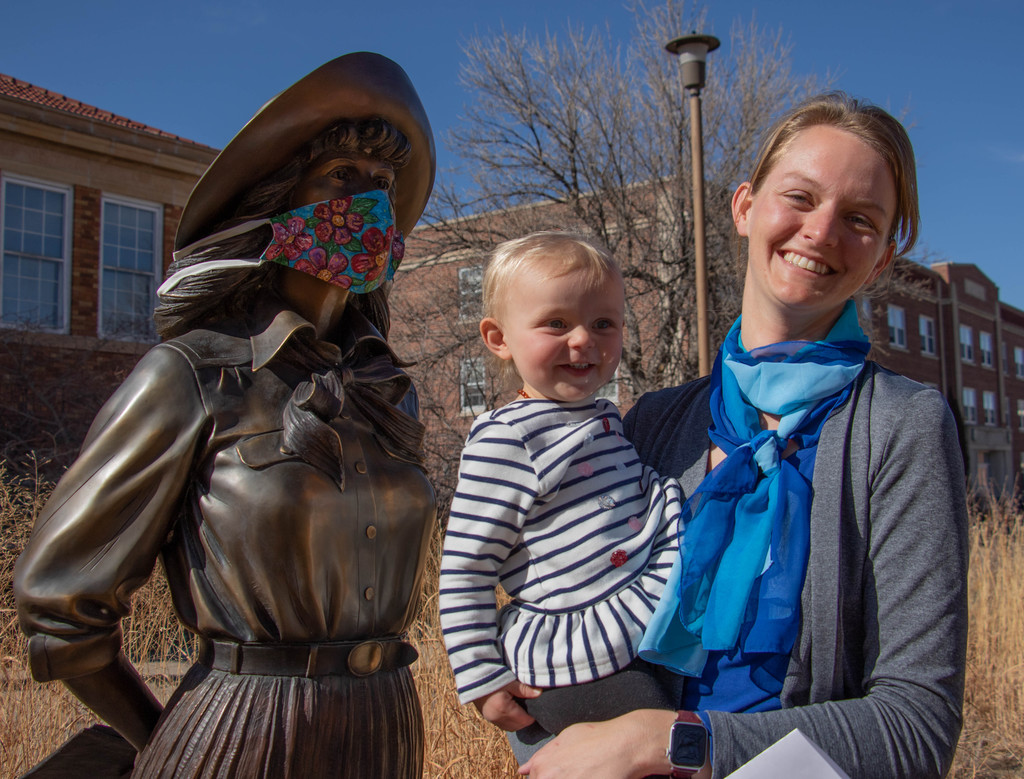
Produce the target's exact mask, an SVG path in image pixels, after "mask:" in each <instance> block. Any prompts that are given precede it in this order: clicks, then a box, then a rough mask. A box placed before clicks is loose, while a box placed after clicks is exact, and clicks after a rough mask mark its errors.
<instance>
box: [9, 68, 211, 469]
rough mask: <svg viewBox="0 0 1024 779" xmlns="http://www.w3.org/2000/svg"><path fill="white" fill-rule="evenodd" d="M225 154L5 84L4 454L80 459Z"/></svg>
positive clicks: (145, 336) (145, 332)
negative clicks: (212, 169)
mask: <svg viewBox="0 0 1024 779" xmlns="http://www.w3.org/2000/svg"><path fill="white" fill-rule="evenodd" d="M216 153H217V150H216V149H212V148H210V147H208V146H204V145H203V144H199V143H195V142H193V141H189V140H185V139H184V138H179V137H177V136H175V135H172V134H170V133H166V132H163V131H161V130H158V129H156V128H154V127H149V126H147V125H144V124H140V123H139V122H134V121H132V120H130V119H126V118H125V117H122V116H118V115H116V114H112V113H110V112H108V111H103V110H100V109H98V108H95V107H93V106H90V105H86V104H84V103H81V102H79V101H77V100H72V99H69V98H67V97H64V96H63V95H58V94H54V93H53V92H50V91H48V90H46V89H41V88H39V87H36V86H33V85H32V84H29V83H26V82H24V81H20V80H18V79H15V78H12V77H10V76H5V75H0V232H2V235H3V244H2V245H3V254H2V262H0V446H2V448H0V454H6V455H8V456H11V457H17V456H19V455H20V454H21V452H22V451H23V450H24V447H27V446H34V447H36V448H37V449H42V450H44V451H45V450H48V451H49V452H50V453H53V454H56V455H57V456H58V457H60V456H63V455H64V454H66V452H67V451H68V450H73V449H75V448H77V446H78V444H79V443H80V442H81V437H82V434H83V433H84V431H85V427H86V426H87V424H88V422H89V420H91V419H92V417H93V416H94V414H95V413H96V411H97V409H98V408H99V405H100V404H101V403H102V402H103V400H105V398H106V397H107V396H108V395H109V394H110V392H111V391H112V390H113V389H114V387H115V386H116V385H117V382H118V381H119V380H120V379H121V378H122V377H123V376H124V374H125V372H126V371H128V370H130V368H131V367H132V366H133V365H134V364H135V362H136V361H137V360H138V358H139V356H140V355H141V354H142V353H143V352H144V351H145V350H146V349H147V348H148V347H149V346H150V345H151V344H152V343H153V342H154V340H155V334H154V332H153V325H152V317H151V314H152V308H153V302H154V300H155V290H156V287H157V285H158V284H159V280H160V279H161V278H162V275H163V272H164V269H165V268H166V266H167V264H168V263H169V262H170V257H171V250H172V248H173V242H174V232H175V228H176V226H177V222H178V217H179V216H180V214H181V209H182V207H183V206H184V204H185V201H186V200H187V198H188V194H189V192H190V191H191V189H192V186H193V185H194V184H195V181H196V179H197V178H198V177H199V175H201V174H202V172H203V171H204V170H205V169H206V166H207V165H208V164H209V163H210V161H211V160H212V159H213V158H214V156H216Z"/></svg>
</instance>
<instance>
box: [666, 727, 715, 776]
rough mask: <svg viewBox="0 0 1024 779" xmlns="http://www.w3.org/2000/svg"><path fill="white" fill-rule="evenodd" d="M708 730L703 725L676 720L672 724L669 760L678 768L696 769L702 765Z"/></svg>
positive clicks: (705, 751)
mask: <svg viewBox="0 0 1024 779" xmlns="http://www.w3.org/2000/svg"><path fill="white" fill-rule="evenodd" d="M707 746H708V732H707V731H706V730H705V729H704V726H703V725H694V724H692V723H690V722H677V723H675V724H674V725H673V726H672V741H671V746H670V751H669V756H668V757H669V760H670V761H671V762H672V765H674V766H676V767H678V768H686V769H693V770H696V769H698V768H700V767H701V766H702V765H704V757H705V755H706V753H707Z"/></svg>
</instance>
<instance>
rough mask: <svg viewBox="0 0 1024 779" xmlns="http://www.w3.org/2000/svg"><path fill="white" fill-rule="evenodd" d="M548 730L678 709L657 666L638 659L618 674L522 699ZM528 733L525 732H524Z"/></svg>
mask: <svg viewBox="0 0 1024 779" xmlns="http://www.w3.org/2000/svg"><path fill="white" fill-rule="evenodd" d="M520 703H521V705H522V706H523V708H525V709H526V710H527V711H528V712H529V713H530V714H531V715H532V716H533V717H534V718H535V719H536V720H537V725H539V726H540V727H541V728H543V729H544V730H545V731H547V732H548V733H560V732H561V731H562V730H564V729H565V728H567V727H569V726H570V725H572V724H575V723H577V722H600V721H602V720H608V719H612V718H614V717H618V716H620V715H622V714H625V713H626V712H628V711H634V710H636V709H673V710H674V709H675V708H676V704H675V701H674V699H673V697H672V695H671V694H670V692H669V690H667V689H665V687H664V686H663V685H662V684H661V682H660V681H659V679H658V677H657V674H656V669H655V667H654V666H652V665H650V664H649V663H646V662H644V661H643V660H640V659H636V660H634V661H633V662H632V663H630V664H629V665H628V666H626V667H625V668H623V669H622V670H621V671H619V672H618V673H616V674H612V675H611V676H606V677H604V678H603V679H598V680H596V681H593V682H586V683H584V684H577V685H573V686H570V687H551V688H548V689H546V690H544V692H542V693H541V694H540V696H539V697H537V698H531V699H529V700H523V701H520ZM524 735H525V734H524Z"/></svg>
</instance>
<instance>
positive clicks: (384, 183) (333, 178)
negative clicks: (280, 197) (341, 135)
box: [288, 151, 395, 208]
mask: <svg viewBox="0 0 1024 779" xmlns="http://www.w3.org/2000/svg"><path fill="white" fill-rule="evenodd" d="M394 183H395V169H394V168H393V167H391V165H390V164H389V163H387V162H384V161H382V160H379V159H376V158H372V157H364V156H360V155H354V154H349V153H343V152H338V151H325V152H324V153H323V154H321V155H320V156H319V157H317V158H316V159H315V160H313V161H312V162H311V163H310V164H309V166H308V167H307V168H306V170H305V172H304V173H303V174H302V177H301V178H300V179H299V181H298V183H297V184H296V185H295V188H294V189H293V190H292V195H291V199H290V200H289V203H288V207H289V208H298V207H300V206H305V205H309V204H310V203H321V202H323V201H325V200H334V199H340V198H344V197H350V196H352V195H358V194H360V193H362V192H370V191H371V190H375V189H380V190H383V191H384V192H390V191H391V189H392V187H393V186H394Z"/></svg>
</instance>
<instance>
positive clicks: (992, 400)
mask: <svg viewBox="0 0 1024 779" xmlns="http://www.w3.org/2000/svg"><path fill="white" fill-rule="evenodd" d="M981 410H982V418H983V420H984V423H985V425H987V426H988V427H995V426H996V424H997V423H998V417H997V416H996V393H994V392H992V391H991V390H982V392H981Z"/></svg>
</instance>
